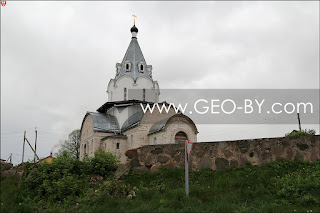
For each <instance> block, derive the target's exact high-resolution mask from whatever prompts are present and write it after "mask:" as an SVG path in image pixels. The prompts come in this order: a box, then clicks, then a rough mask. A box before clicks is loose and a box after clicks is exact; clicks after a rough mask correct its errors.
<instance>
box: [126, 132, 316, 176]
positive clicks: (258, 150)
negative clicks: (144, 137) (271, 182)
mask: <svg viewBox="0 0 320 213" xmlns="http://www.w3.org/2000/svg"><path fill="white" fill-rule="evenodd" d="M126 156H127V157H128V159H127V165H128V166H130V167H131V168H132V169H133V170H134V171H151V172H153V171H157V170H158V169H159V168H160V167H162V166H163V167H165V168H173V167H184V145H181V144H163V145H148V146H143V147H140V148H136V149H130V150H128V151H127V152H126ZM281 159H288V160H294V159H301V160H305V161H310V162H315V161H317V160H320V135H316V136H303V137H297V138H286V137H283V138H261V139H251V140H238V141H224V142H203V143H194V144H193V150H192V153H191V157H190V169H202V168H210V169H213V170H221V169H226V168H228V167H232V166H240V165H241V166H246V165H247V163H251V164H252V165H262V164H265V163H268V162H272V161H279V160H281Z"/></svg>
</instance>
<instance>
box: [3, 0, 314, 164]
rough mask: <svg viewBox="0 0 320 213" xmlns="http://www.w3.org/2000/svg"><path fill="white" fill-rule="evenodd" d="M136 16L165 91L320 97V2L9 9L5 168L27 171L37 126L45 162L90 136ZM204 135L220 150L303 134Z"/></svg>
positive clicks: (269, 128) (229, 129)
mask: <svg viewBox="0 0 320 213" xmlns="http://www.w3.org/2000/svg"><path fill="white" fill-rule="evenodd" d="M132 14H135V15H136V16H137V17H138V18H137V20H136V26H137V27H138V29H139V33H138V41H139V44H140V47H141V49H142V52H143V54H144V57H145V59H146V61H147V63H148V64H151V65H152V66H153V79H154V80H157V81H158V82H159V85H160V89H172V88H204V89H205V88H214V89H222V88H227V89H231V88H232V89H233V88H243V89H255V88H261V89H262V88H273V89H274V88H279V89H291V88H295V89H302V88H308V89H317V88H319V2H318V1H312V2H303V1H301V2H298V1H294V2H288V1H282V2H271V1H256V2H251V1H250V2H241V1H236V2H231V1H227V2H222V1H218V2H195V1H194V2H193V1H188V2H181V1H179V2H167V1H163V2H161V1H159V2H135V1H132V2H130V1H126V2H107V1H98V2H91V1H90V2H89V1H81V2H72V1H70V2H45V1H42V2H41V1H39V2H36V1H35V2H32V1H27V2H16V1H7V5H6V6H5V7H1V158H2V159H7V158H8V156H9V154H10V153H13V160H14V163H18V162H20V161H21V154H22V142H23V131H24V130H27V138H28V139H29V141H30V142H32V143H34V128H35V127H37V129H38V132H39V135H38V147H37V149H38V153H39V156H40V157H46V156H48V155H49V154H50V151H51V150H52V148H53V147H54V146H55V144H57V143H58V141H59V140H61V139H65V138H66V136H67V134H68V133H70V132H71V131H72V130H74V129H79V128H80V127H81V122H82V119H83V117H84V115H85V113H86V111H95V110H96V109H97V108H99V107H100V106H101V105H102V104H103V103H105V102H106V101H107V94H106V90H107V85H108V82H109V80H110V78H113V77H114V75H115V64H116V63H117V62H121V61H122V59H123V56H124V54H125V52H126V49H127V47H128V45H129V43H130V39H131V34H130V31H129V30H130V28H131V27H132V25H133V18H132ZM303 127H304V128H307V127H309V126H308V125H305V126H303ZM311 127H314V126H311ZM198 128H199V132H200V133H199V135H198V140H199V141H218V140H234V139H241V138H254V137H277V136H279V137H281V136H284V134H285V133H286V132H289V131H291V130H292V129H294V128H297V127H296V126H292V125H287V126H282V127H281V128H279V127H277V126H275V125H255V126H244V125H242V126H236V125H235V126H231V125H215V126H210V127H208V126H203V125H199V126H198ZM315 128H316V129H317V133H319V126H316V127H315ZM54 151H57V150H54ZM28 158H32V152H31V151H30V148H26V159H28Z"/></svg>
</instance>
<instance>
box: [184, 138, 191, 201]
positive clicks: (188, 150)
mask: <svg viewBox="0 0 320 213" xmlns="http://www.w3.org/2000/svg"><path fill="white" fill-rule="evenodd" d="M192 145H193V143H192V142H190V141H187V140H186V144H185V173H186V175H185V185H186V197H188V196H189V157H190V154H191V150H192Z"/></svg>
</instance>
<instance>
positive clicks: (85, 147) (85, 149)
mask: <svg viewBox="0 0 320 213" xmlns="http://www.w3.org/2000/svg"><path fill="white" fill-rule="evenodd" d="M83 151H84V154H87V145H86V144H85V145H84V147H83Z"/></svg>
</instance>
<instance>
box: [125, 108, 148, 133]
mask: <svg viewBox="0 0 320 213" xmlns="http://www.w3.org/2000/svg"><path fill="white" fill-rule="evenodd" d="M143 114H144V113H143V111H139V112H137V113H135V114H133V115H132V116H130V117H129V118H128V119H127V120H126V121H125V122H124V123H123V125H122V128H121V131H122V132H123V131H126V130H127V129H129V128H131V127H133V126H135V125H137V124H139V122H140V120H141V118H142V116H143Z"/></svg>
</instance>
